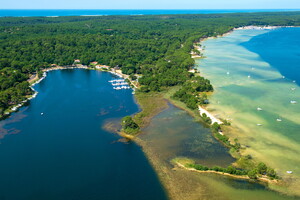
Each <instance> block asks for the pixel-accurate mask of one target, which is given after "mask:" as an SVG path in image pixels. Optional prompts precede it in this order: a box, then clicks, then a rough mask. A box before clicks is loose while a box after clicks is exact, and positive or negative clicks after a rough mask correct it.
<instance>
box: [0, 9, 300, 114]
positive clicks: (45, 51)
mask: <svg viewBox="0 0 300 200" xmlns="http://www.w3.org/2000/svg"><path fill="white" fill-rule="evenodd" d="M247 25H282V26H297V25H300V12H282V13H281V12H278V13H269V12H268V13H235V14H205V15H204V14H202V15H154V16H153V15H152V16H98V17H83V16H81V17H79V16H78V17H57V18H48V17H24V18H22V17H16V18H11V17H2V18H0V80H1V81H0V115H1V114H3V112H4V111H5V110H6V109H7V108H8V107H10V106H11V105H13V104H16V103H18V102H20V101H22V100H24V98H25V97H24V96H25V95H27V94H30V90H29V89H28V83H27V82H26V79H28V78H29V76H30V74H33V73H36V72H37V71H39V70H41V69H43V68H47V67H50V65H51V64H58V65H72V64H73V63H74V59H80V61H81V63H82V64H89V63H90V62H92V61H97V62H99V63H101V64H105V65H109V66H112V67H115V66H118V67H121V69H122V71H123V73H126V74H142V75H143V76H142V78H140V79H139V82H140V84H141V85H142V87H141V91H144V92H148V91H160V90H163V89H165V88H167V87H170V86H175V85H184V86H186V87H187V86H188V85H190V84H191V83H193V82H191V80H192V79H194V76H193V75H191V73H189V72H188V69H190V68H191V67H192V66H193V65H194V60H193V59H192V58H191V56H190V54H189V53H190V52H191V50H192V49H193V48H194V47H193V43H194V42H196V41H198V40H199V39H200V38H204V37H208V36H217V35H220V34H223V33H225V32H228V31H230V30H231V29H233V28H235V27H240V26H247ZM196 82H197V84H198V85H199V83H201V84H202V83H203V84H204V86H203V87H201V86H199V87H198V86H195V87H194V86H193V89H194V90H195V91H208V90H212V87H210V86H209V85H210V83H209V82H208V81H206V80H205V79H201V80H200V79H199V80H196ZM184 92H186V94H184ZM191 94H193V91H180V92H178V93H177V96H176V97H177V98H179V99H181V100H182V101H186V102H187V103H188V105H189V107H191V108H195V107H196V106H195V101H196V100H195V98H190V99H185V98H189V97H191Z"/></svg>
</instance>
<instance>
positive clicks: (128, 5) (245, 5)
mask: <svg viewBox="0 0 300 200" xmlns="http://www.w3.org/2000/svg"><path fill="white" fill-rule="evenodd" d="M299 8H300V0H110V1H109V0H0V9H299Z"/></svg>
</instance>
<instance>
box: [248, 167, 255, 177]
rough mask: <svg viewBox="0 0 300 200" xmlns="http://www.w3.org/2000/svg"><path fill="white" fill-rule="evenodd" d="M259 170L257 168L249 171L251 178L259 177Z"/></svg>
mask: <svg viewBox="0 0 300 200" xmlns="http://www.w3.org/2000/svg"><path fill="white" fill-rule="evenodd" d="M256 174H257V171H256V169H252V170H250V171H249V172H248V177H249V178H251V179H257V175H256Z"/></svg>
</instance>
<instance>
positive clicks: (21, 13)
mask: <svg viewBox="0 0 300 200" xmlns="http://www.w3.org/2000/svg"><path fill="white" fill-rule="evenodd" d="M296 10H297V9H202V10H201V9H195V10H194V9H190V10H188V9H186V10H176V9H170V10H163V9H162V10H109V9H107V10H98V9H93V10H76V9H57V10H47V9H44V10H43V9H40V10H30V9H28V10H22V9H2V10H1V9H0V16H1V17H4V16H10V17H32V16H80V15H161V14H213V13H238V12H241V13H247V12H279V11H296ZM298 10H299V9H298Z"/></svg>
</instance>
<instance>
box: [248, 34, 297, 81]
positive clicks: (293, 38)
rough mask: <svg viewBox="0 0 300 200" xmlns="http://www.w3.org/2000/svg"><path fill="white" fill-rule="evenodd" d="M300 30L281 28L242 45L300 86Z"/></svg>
mask: <svg viewBox="0 0 300 200" xmlns="http://www.w3.org/2000/svg"><path fill="white" fill-rule="evenodd" d="M299 35H300V28H281V29H276V30H274V31H271V32H268V33H265V34H262V35H258V36H255V37H253V38H252V39H251V40H249V41H248V42H245V43H242V45H243V46H244V47H246V48H247V49H248V50H250V51H252V52H255V53H257V54H258V55H259V56H260V57H261V58H262V59H263V60H264V61H266V62H267V63H269V64H270V65H271V66H272V67H274V68H276V69H277V70H278V71H279V72H280V73H281V74H282V75H283V76H285V77H286V78H287V79H289V80H295V81H296V82H297V83H298V85H299V84H300V48H299V47H300V37H299Z"/></svg>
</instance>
